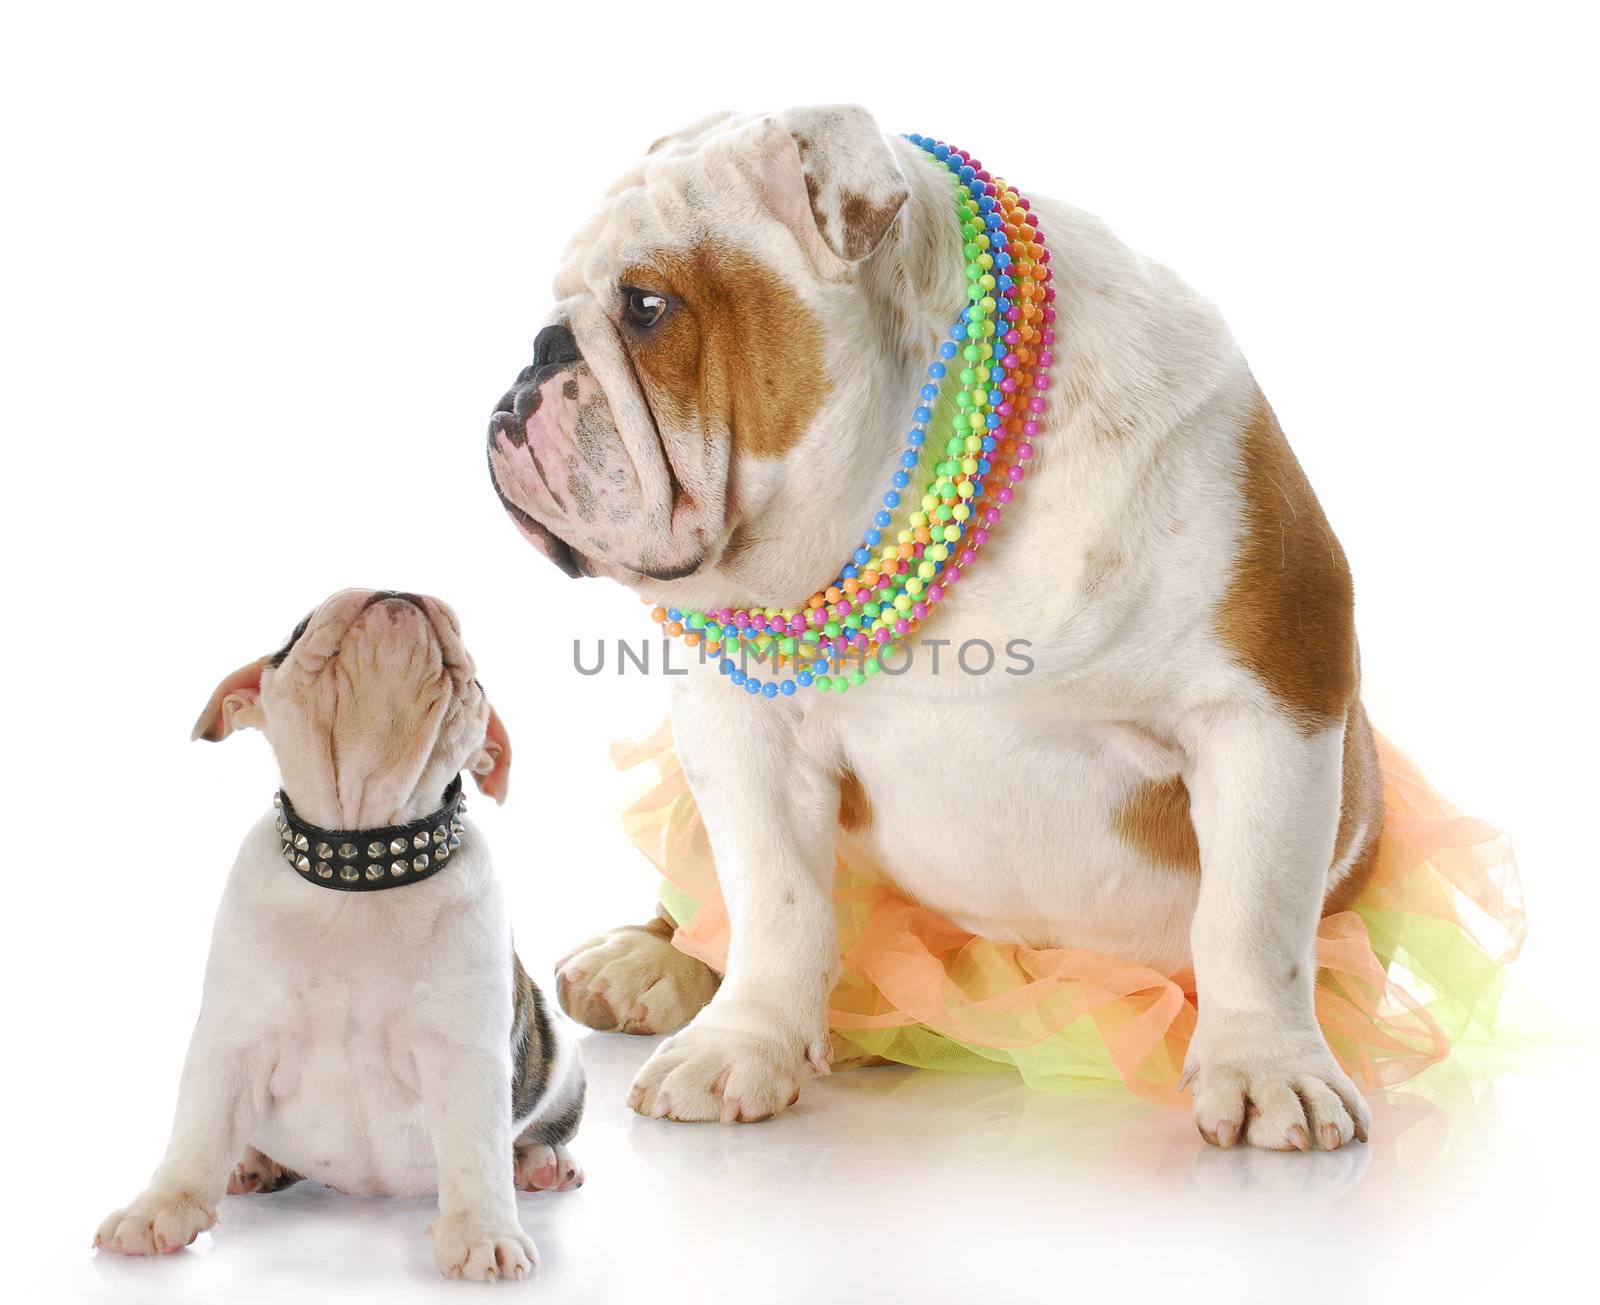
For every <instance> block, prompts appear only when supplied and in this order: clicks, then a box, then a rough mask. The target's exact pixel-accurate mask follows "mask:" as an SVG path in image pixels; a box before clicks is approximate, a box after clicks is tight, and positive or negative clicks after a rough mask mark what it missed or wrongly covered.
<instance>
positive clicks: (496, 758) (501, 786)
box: [467, 707, 511, 806]
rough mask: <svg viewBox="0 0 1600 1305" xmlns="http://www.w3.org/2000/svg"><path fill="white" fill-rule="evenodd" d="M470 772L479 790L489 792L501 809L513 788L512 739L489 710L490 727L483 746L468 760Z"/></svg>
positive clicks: (495, 713) (494, 714)
mask: <svg viewBox="0 0 1600 1305" xmlns="http://www.w3.org/2000/svg"><path fill="white" fill-rule="evenodd" d="M467 769H468V770H470V771H471V772H472V778H473V779H474V780H475V781H476V782H477V785H478V788H479V790H480V791H482V792H484V793H487V794H488V795H489V796H490V797H492V798H493V799H494V800H495V801H496V802H498V803H500V804H501V805H502V806H503V805H504V804H505V800H506V791H507V790H508V789H509V788H510V787H511V736H510V735H509V734H507V733H506V727H505V723H504V722H503V721H501V719H500V713H499V712H497V711H496V710H495V709H494V708H493V707H490V708H489V728H488V729H487V730H486V731H485V733H484V736H483V746H482V747H481V748H479V749H478V750H477V751H476V752H474V753H473V754H472V756H471V757H469V758H468V759H467Z"/></svg>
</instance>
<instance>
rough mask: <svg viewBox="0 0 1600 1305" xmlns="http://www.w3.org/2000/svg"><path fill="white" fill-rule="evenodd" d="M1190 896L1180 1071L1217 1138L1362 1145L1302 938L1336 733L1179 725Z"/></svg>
mask: <svg viewBox="0 0 1600 1305" xmlns="http://www.w3.org/2000/svg"><path fill="white" fill-rule="evenodd" d="M1186 733H1187V736H1188V737H1186V739H1185V743H1186V746H1187V749H1188V751H1189V755H1190V758H1191V773H1190V775H1189V777H1188V781H1189V789H1190V796H1191V809H1192V814H1193V818H1194V825H1195V833H1196V834H1197V836H1198V838H1199V843H1200V863H1201V873H1200V901H1199V905H1198V906H1197V908H1196V910H1195V917H1194V926H1193V930H1192V935H1191V937H1192V944H1193V950H1194V970H1195V979H1196V982H1197V984H1198V987H1199V998H1200V1018H1199V1022H1198V1026H1197V1027H1196V1029H1195V1035H1194V1040H1193V1042H1192V1043H1191V1045H1190V1050H1189V1057H1188V1061H1187V1063H1186V1064H1185V1066H1184V1075H1185V1078H1186V1079H1188V1080H1190V1081H1192V1082H1193V1085H1194V1103H1195V1122H1196V1124H1197V1125H1198V1126H1199V1129H1200V1132H1201V1133H1202V1134H1203V1135H1204V1136H1205V1138H1206V1140H1207V1141H1210V1142H1212V1143H1214V1144H1216V1145H1218V1146H1223V1147H1226V1146H1231V1145H1232V1144H1233V1143H1234V1142H1235V1141H1236V1140H1238V1139H1239V1138H1240V1137H1243V1138H1245V1139H1246V1140H1247V1141H1249V1142H1250V1143H1251V1144H1252V1145H1255V1146H1263V1147H1269V1148H1272V1149H1275V1150H1290V1149H1295V1150H1301V1151H1304V1150H1306V1149H1308V1148H1309V1147H1312V1146H1320V1147H1322V1148H1323V1149H1324V1150H1330V1151H1331V1150H1333V1149H1334V1148H1335V1147H1338V1146H1342V1145H1343V1144H1344V1143H1346V1142H1349V1141H1350V1140H1351V1139H1352V1138H1358V1139H1361V1140H1365V1138H1366V1135H1367V1125H1368V1121H1369V1115H1368V1113H1367V1108H1366V1104H1365V1102H1363V1101H1362V1099H1361V1096H1360V1094H1359V1093H1358V1092H1357V1091H1356V1088H1355V1085H1354V1084H1353V1083H1351V1081H1350V1079H1349V1078H1348V1077H1347V1076H1346V1075H1345V1073H1344V1071H1343V1070H1342V1069H1340V1068H1339V1066H1338V1064H1337V1062H1335V1060H1334V1058H1333V1055H1332V1053H1331V1052H1329V1050H1328V1044H1327V1042H1326V1041H1325V1040H1324V1039H1323V1036H1322V1031H1321V1029H1319V1028H1318V1027H1317V1022H1316V1016H1315V1013H1314V1010H1313V989H1314V985H1315V982H1316V975H1317V962H1316V955H1315V937H1316V929H1317V920H1318V917H1319V915H1320V913H1321V907H1322V898H1323V890H1324V886H1325V884H1326V881H1327V875H1328V866H1329V863H1330V862H1331V860H1332V857H1333V844H1334V837H1335V832H1336V828H1337V824H1338V818H1339V787H1340V758H1341V748H1342V741H1343V730H1342V728H1340V727H1334V728H1332V729H1326V730H1321V731H1319V732H1317V733H1314V734H1312V735H1310V736H1309V737H1308V736H1307V735H1305V734H1303V733H1302V732H1301V731H1299V730H1298V729H1297V728H1296V727H1295V725H1294V724H1293V723H1292V722H1291V721H1289V720H1288V719H1286V718H1285V717H1284V716H1282V715H1281V714H1278V713H1276V712H1270V711H1267V710H1265V709H1255V708H1230V709H1226V710H1224V711H1220V712H1217V713H1214V714H1211V715H1208V716H1207V717H1206V719H1205V720H1204V721H1201V722H1197V723H1195V725H1194V727H1193V728H1192V729H1191V730H1188V731H1186Z"/></svg>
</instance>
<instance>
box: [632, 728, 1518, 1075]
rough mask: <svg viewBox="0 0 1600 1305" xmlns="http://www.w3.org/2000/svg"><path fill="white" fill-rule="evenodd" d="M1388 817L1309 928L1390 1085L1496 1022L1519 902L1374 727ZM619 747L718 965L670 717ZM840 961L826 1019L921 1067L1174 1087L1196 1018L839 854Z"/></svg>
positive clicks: (1142, 981) (1354, 1040)
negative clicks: (1353, 896) (1344, 892)
mask: <svg viewBox="0 0 1600 1305" xmlns="http://www.w3.org/2000/svg"><path fill="white" fill-rule="evenodd" d="M1378 748H1379V755H1380V757H1381V760H1382V766H1383V774H1384V799H1385V803H1386V812H1387V814H1386V818H1385V823H1384V829H1383V834H1382V838H1381V840H1380V844H1379V851H1378V858H1377V863H1376V866H1375V868H1374V870H1373V873H1372V876H1371V878H1370V880H1369V881H1368V883H1367V885H1366V887H1365V889H1364V890H1363V891H1362V892H1361V894H1360V895H1359V897H1358V898H1357V900H1356V902H1355V903H1354V905H1353V906H1352V908H1351V909H1349V910H1345V911H1340V912H1338V913H1336V914H1333V915H1329V916H1327V917H1326V918H1325V919H1324V920H1323V921H1322V925H1321V928H1320V929H1319V930H1318V934H1317V959H1318V962H1319V966H1320V973H1319V975H1318V984H1317V990H1316V1009H1317V1018H1318V1019H1319V1021H1320V1022H1321V1024H1322V1028H1323V1031H1324V1033H1325V1034H1326V1035H1327V1038H1328V1043H1329V1046H1330V1047H1331V1048H1332V1049H1333V1052H1334V1054H1335V1055H1336V1056H1337V1057H1338V1059H1339V1061H1340V1063H1341V1064H1342V1065H1343V1066H1344V1067H1345V1070H1346V1071H1347V1072H1348V1073H1349V1074H1350V1075H1351V1076H1352V1077H1353V1078H1355V1079H1356V1080H1357V1081H1358V1082H1361V1083H1364V1084H1366V1085H1367V1086H1370V1087H1382V1086H1391V1085H1393V1084H1395V1083H1399V1082H1402V1081H1404V1080H1405V1079H1408V1078H1410V1077H1412V1076H1413V1075H1415V1074H1417V1073H1419V1072H1420V1071H1421V1070H1423V1069H1425V1068H1427V1067H1428V1066H1429V1065H1431V1064H1433V1063H1435V1062H1436V1061H1438V1060H1440V1059H1442V1058H1443V1057H1444V1056H1445V1055H1447V1054H1448V1052H1449V1050H1450V1046H1451V1042H1452V1040H1453V1039H1457V1038H1462V1037H1470V1036H1475V1035H1477V1036H1487V1035H1492V1033H1493V1021H1494V1014H1495V1007H1496V1005H1497V1002H1498V998H1499V995H1500V991H1501V987H1502V985H1503V981H1504V974H1503V970H1502V968H1501V967H1502V966H1503V965H1504V963H1505V962H1506V961H1508V960H1510V958H1511V957H1512V956H1513V955H1514V954H1515V953H1516V951H1517V949H1518V948H1519V947H1520V945H1521V941H1522V936H1523V932H1524V917H1523V912H1522V904H1521V897H1520V891H1519V885H1518V881H1517V875H1516V865H1515V862H1514V860H1513V859H1512V855H1511V848H1510V844H1509V841H1508V840H1507V839H1506V838H1505V836H1504V835H1502V834H1501V833H1499V832H1498V831H1497V830H1495V829H1493V828H1491V827H1489V826H1487V825H1485V824H1483V823H1481V822H1479V821H1476V820H1472V819H1470V818H1468V817H1466V816H1464V815H1462V814H1461V813H1460V812H1459V811H1457V810H1456V809H1455V808H1454V807H1452V806H1451V805H1450V804H1449V803H1448V802H1447V801H1445V799H1444V798H1443V797H1441V796H1440V795H1439V794H1438V793H1437V792H1435V791H1434V789H1433V788H1432V787H1431V786H1430V785H1429V784H1428V783H1427V781H1426V780H1425V779H1423V777H1422V776H1421V774H1420V773H1419V772H1418V771H1417V769H1416V767H1415V766H1414V765H1413V764H1412V763H1411V762H1410V760H1409V759H1407V758H1406V757H1405V756H1404V755H1403V754H1402V753H1400V752H1399V751H1398V750H1397V749H1396V748H1394V747H1393V746H1392V745H1390V744H1389V743H1388V742H1387V741H1386V740H1384V739H1383V738H1382V737H1381V736H1380V738H1379V740H1378ZM613 752H614V756H615V759H616V761H617V762H618V764H619V765H621V766H624V767H627V766H633V765H637V764H639V763H641V762H644V761H654V762H655V763H656V766H657V767H658V770H659V782H658V783H656V785H655V786H654V787H653V788H652V789H651V790H650V791H649V792H648V793H646V794H645V795H644V796H643V797H642V798H640V799H639V801H637V802H636V803H634V805H633V806H632V807H630V808H629V810H628V812H627V814H626V816H625V824H626V827H627V829H628V832H629V834H630V835H631V836H632V837H633V839H634V841H635V842H636V843H637V844H638V845H639V847H640V848H641V849H642V850H644V852H645V853H646V854H647V855H648V856H649V857H650V859H651V860H652V861H653V862H654V863H655V865H656V867H657V868H658V869H659V870H660V872H661V874H662V876H663V877H664V879H665V881H666V883H665V885H664V886H663V892H662V900H663V902H664V903H665V904H666V906H667V907H668V909H669V911H670V912H671V913H672V915H673V918H674V919H675V920H676V921H677V922H678V925H679V927H678V930H677V933H676V935H675V937H674V940H673V941H674V943H675V944H676V946H677V947H678V948H679V949H681V950H682V951H684V952H686V953H687V954H689V955H691V956H695V957H698V958H699V959H700V960H703V961H705V962H706V963H707V964H708V965H710V966H711V967H712V968H714V969H717V970H719V971H720V970H721V969H722V968H723V966H724V965H725V963H726V959H727V951H728V916H727V911H726V909H725V907H724V905H723V900H722V894H721V892H720V890H719V888H718V885H717V877H716V870H715V867H714V865H713V862H712V857H711V850H710V847H709V845H708V843H707V840H706V836H705V832H704V829H703V827H702V825H701V822H700V818H699V813H698V811H697V810H696V808H695V805H694V799H693V797H692V796H691V795H690V793H689V789H688V785H687V783H686V782H685V780H684V777H683V772H682V770H681V769H680V768H679V766H678V762H677V757H676V755H675V753H674V752H673V750H672V745H671V737H670V733H669V731H668V729H667V727H665V726H663V728H662V729H661V730H660V731H659V732H658V733H657V734H656V736H655V737H654V738H652V739H650V740H649V741H647V742H646V743H643V744H637V745H635V744H619V745H617V746H616V747H615V748H614V749H613ZM834 904H835V911H836V914H837V917H838V925H839V948H840V954H841V956H842V957H843V961H844V965H843V972H842V975H841V978H840V981H839V984H838V986H837V987H836V988H835V989H834V992H833V995H832V997H831V999H830V1002H829V1010H828V1022H829V1026H830V1027H831V1028H832V1029H833V1030H834V1032H835V1033H837V1034H838V1035H839V1036H841V1037H842V1038H844V1039H845V1040H846V1041H848V1042H851V1043H853V1044H855V1045H856V1046H858V1047H860V1048H861V1049H862V1050H863V1051H865V1052H867V1053H870V1054H872V1055H876V1056H881V1057H884V1058H886V1059H889V1060H896V1061H902V1062H904V1063H906V1064H912V1065H921V1066H925V1067H932V1068H968V1069H997V1068H998V1069H1006V1068H1011V1069H1015V1070H1017V1071H1019V1072H1021V1073H1022V1075H1023V1076H1024V1078H1025V1079H1027V1081H1029V1082H1030V1083H1032V1084H1034V1085H1035V1086H1038V1087H1040V1088H1044V1089H1065V1088H1072V1087H1080V1086H1092V1085H1096V1084H1100V1083H1104V1082H1108V1081H1114V1080H1116V1079H1120V1080H1121V1081H1122V1082H1123V1083H1125V1084H1127V1086H1128V1087H1129V1088H1131V1089H1133V1090H1134V1091H1135V1092H1138V1093H1139V1094H1141V1095H1142V1096H1145V1097H1148V1098H1150V1099H1152V1100H1156V1101H1167V1102H1170V1101H1177V1100H1179V1099H1180V1094H1179V1092H1178V1087H1177V1084H1178V1079H1179V1076H1180V1072H1181V1067H1182V1065H1183V1060H1184V1053H1185V1050H1186V1048H1187V1046H1188V1042H1189V1038H1190V1036H1191V1034H1192V1033H1193V1031H1194V1025H1195V1017H1196V999H1195V990H1194V980H1193V976H1192V975H1187V974H1173V975H1167V974H1160V973H1158V972H1156V971H1154V970H1151V969H1148V968H1146V967H1144V966H1141V965H1133V964H1129V963H1128V962H1125V961H1119V960H1116V959H1115V958H1113V957H1109V956H1102V955H1099V954H1098V953H1095V952H1090V951H1085V950H1082V949H1075V948H1034V947H1023V946H1018V945H1015V944H1008V943H996V942H991V941H989V940H987V939H984V938H979V937H976V936H974V935H973V934H970V933H967V932H966V931H965V930H962V929H960V928H957V927H956V926H955V925H953V924H951V923H950V922H949V921H948V920H946V919H944V918H943V917H941V916H939V915H936V914H935V913H934V912H932V911H929V910H927V909H926V908H924V907H921V906H918V905H916V904H915V903H913V902H909V901H907V900H906V899H905V898H904V897H902V896H900V895H899V894H898V893H896V892H895V891H894V890H893V889H892V888H890V887H888V886H886V885H885V884H883V883H882V882H881V881H880V880H879V879H878V878H877V877H876V876H875V875H874V874H873V871H872V867H870V866H860V865H851V864H848V863H846V862H845V861H844V860H843V859H842V858H841V859H840V860H839V862H838V863H837V865H836V874H835V892H834Z"/></svg>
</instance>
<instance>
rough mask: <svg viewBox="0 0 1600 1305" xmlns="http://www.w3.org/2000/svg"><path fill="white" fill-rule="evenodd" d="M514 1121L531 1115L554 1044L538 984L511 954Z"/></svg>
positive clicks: (543, 1088) (544, 1080) (543, 1080)
mask: <svg viewBox="0 0 1600 1305" xmlns="http://www.w3.org/2000/svg"><path fill="white" fill-rule="evenodd" d="M511 1002H512V1016H511V1118H512V1119H513V1120H520V1119H523V1118H525V1117H527V1116H528V1115H529V1114H530V1113H532V1111H533V1108H534V1106H535V1105H537V1104H538V1102H539V1098H540V1097H542V1096H543V1095H544V1090H545V1085H546V1083H547V1082H548V1080H549V1078H550V1060H551V1056H552V1054H553V1052H554V1048H555V1041H554V1038H553V1037H552V1034H551V1029H550V1016H549V1013H548V1012H547V1011H546V1010H545V1008H544V997H543V995H542V994H541V993H540V991H539V988H538V985H537V984H535V983H534V981H533V980H532V979H530V978H529V977H528V972H527V971H526V970H524V969H523V968H522V962H521V961H520V960H518V959H517V955H516V953H515V952H513V953H512V954H511Z"/></svg>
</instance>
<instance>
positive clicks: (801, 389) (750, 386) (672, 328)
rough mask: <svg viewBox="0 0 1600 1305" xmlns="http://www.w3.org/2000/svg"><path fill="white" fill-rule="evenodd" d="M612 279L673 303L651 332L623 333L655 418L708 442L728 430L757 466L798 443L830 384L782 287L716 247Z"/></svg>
mask: <svg viewBox="0 0 1600 1305" xmlns="http://www.w3.org/2000/svg"><path fill="white" fill-rule="evenodd" d="M619 279H620V281H621V282H622V284H624V285H632V286H638V287H640V288H641V289H650V290H655V291H657V292H658V293H662V294H666V295H668V296H670V297H671V298H672V299H674V300H675V301H676V302H675V303H674V304H673V306H672V307H671V308H670V309H669V310H668V311H667V313H666V315H665V316H664V317H662V319H661V320H660V321H659V322H658V323H657V324H656V325H655V326H653V327H650V328H649V329H648V330H637V329H633V330H629V331H627V332H626V334H625V339H626V341H627V344H628V346H629V349H630V352H631V353H632V354H633V357H634V360H635V362H636V364H637V367H638V371H639V378H640V381H641V383H642V384H643V386H644V389H645V394H646V397H647V398H648V399H649V401H650V406H651V408H652V410H653V411H655V412H656V413H657V414H658V416H659V417H660V418H662V419H664V420H666V421H667V422H670V423H671V424H672V425H674V426H677V427H680V428H682V427H688V428H698V429H699V430H700V432H701V434H702V435H703V436H704V437H705V438H707V439H710V438H713V437H714V435H715V433H716V432H717V431H718V430H728V431H731V432H732V435H733V440H734V446H735V448H736V450H738V451H741V452H744V453H748V454H750V455H752V456H753V457H758V458H780V457H782V456H783V455H784V454H785V453H787V452H788V451H789V450H790V449H792V448H793V447H794V446H795V445H796V444H797V443H799V442H800V439H801V437H802V436H803V435H804V434H805V433H806V431H807V430H808V429H809V428H810V425H811V421H812V418H814V417H815V416H816V414H817V409H818V408H819V407H820V406H821V404H822V401H823V399H824V398H825V397H826V394H827V385H828V382H827V380H826V376H827V371H826V369H825V368H824V366H823V360H822V329H821V326H820V325H819V323H818V321H817V317H816V314H815V313H813V312H812V311H811V309H810V308H808V307H807V306H806V304H805V303H804V301H803V300H801V298H800V296H799V295H798V294H797V293H796V292H795V291H794V289H793V288H792V287H790V285H789V284H788V282H786V281H785V280H784V279H783V278H782V277H781V276H779V275H778V273H776V272H775V271H773V270H772V269H771V268H770V267H767V266H766V265H765V264H763V263H761V262H759V261H757V260H756V259H755V258H753V257H751V256H750V255H749V254H747V253H745V252H744V251H743V250H740V249H735V248H733V247H731V246H728V245H723V244H718V243H716V242H714V241H706V242H703V243H701V244H699V245H696V246H694V247H692V248H690V249H688V250H683V251H667V250H663V251H661V252H660V253H657V254H655V255H654V256H653V257H652V260H651V262H650V263H649V264H648V265H645V266H641V267H633V268H629V269H627V270H626V271H624V272H623V273H622V275H621V277H620V278H619Z"/></svg>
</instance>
